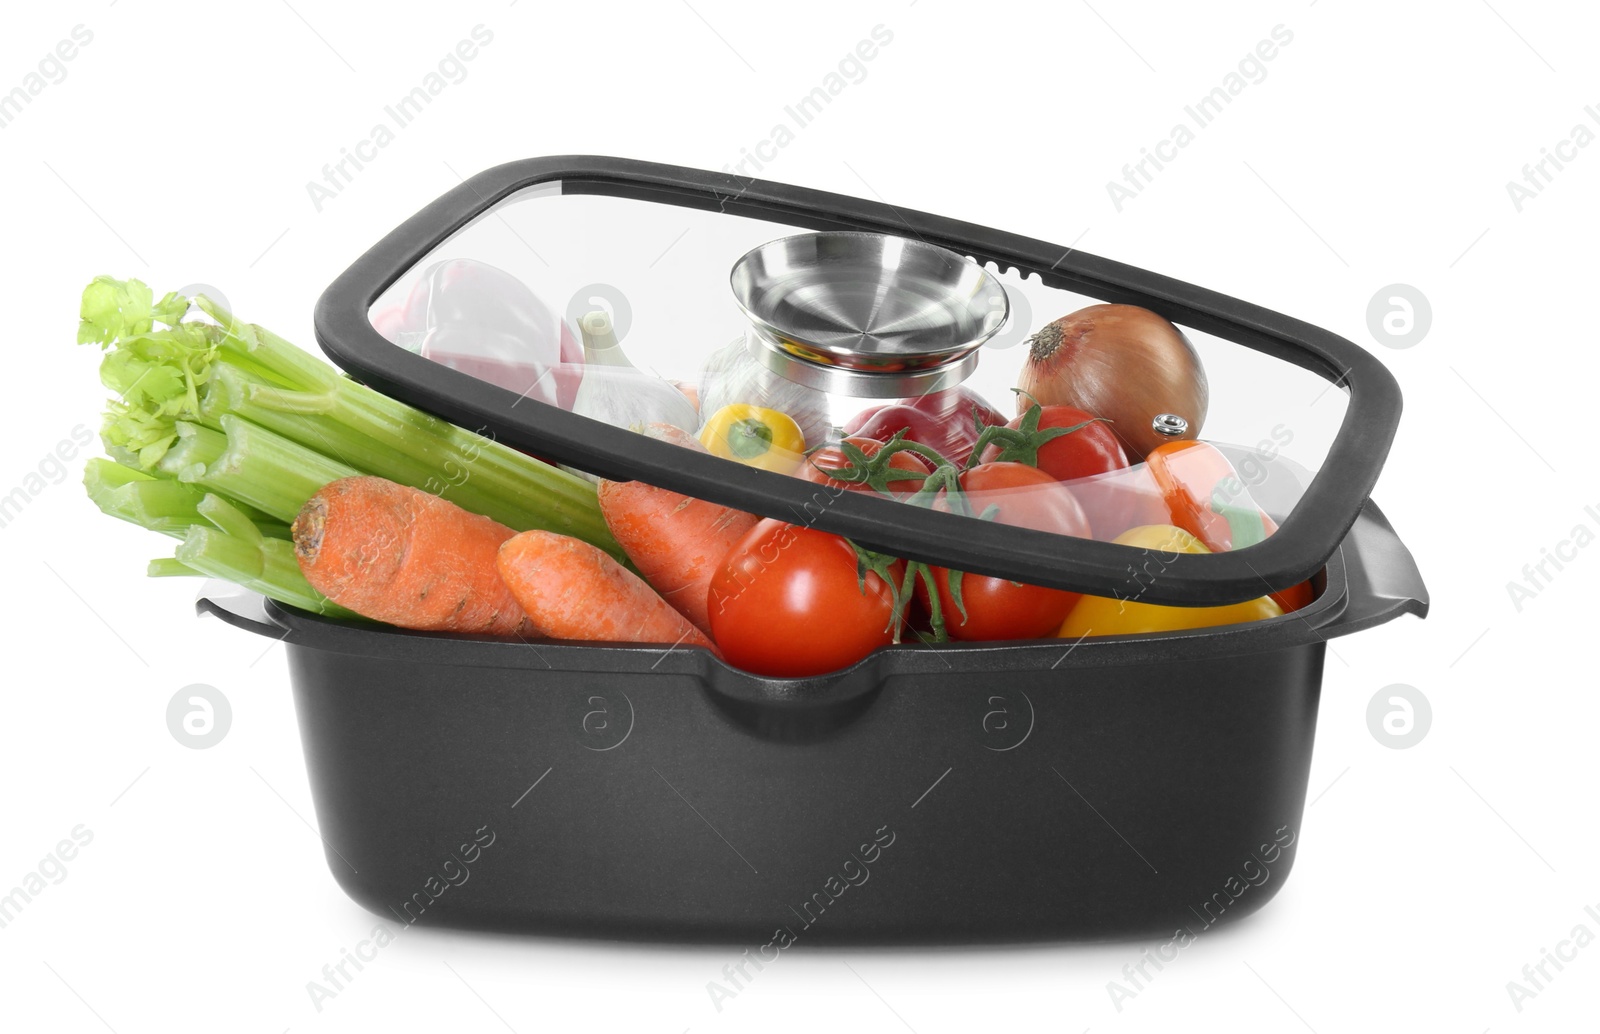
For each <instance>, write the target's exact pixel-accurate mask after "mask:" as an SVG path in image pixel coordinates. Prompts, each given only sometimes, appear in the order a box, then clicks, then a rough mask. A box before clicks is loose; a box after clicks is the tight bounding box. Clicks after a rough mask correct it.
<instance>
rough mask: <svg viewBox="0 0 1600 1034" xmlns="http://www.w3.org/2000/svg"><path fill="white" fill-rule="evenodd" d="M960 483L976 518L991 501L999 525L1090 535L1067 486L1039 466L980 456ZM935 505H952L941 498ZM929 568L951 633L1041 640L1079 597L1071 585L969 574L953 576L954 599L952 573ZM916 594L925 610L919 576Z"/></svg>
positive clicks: (926, 602) (929, 601)
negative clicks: (1066, 587)
mask: <svg viewBox="0 0 1600 1034" xmlns="http://www.w3.org/2000/svg"><path fill="white" fill-rule="evenodd" d="M959 484H960V487H961V491H962V502H963V503H964V504H965V506H966V507H967V508H968V509H969V510H970V511H971V513H972V515H973V517H975V518H976V517H981V516H983V515H984V514H985V512H986V511H988V510H989V509H990V508H991V507H992V508H993V510H994V512H993V514H992V519H993V520H995V521H996V522H998V523H1000V524H1006V525H1010V526H1012V527H1018V528H1032V529H1036V530H1040V531H1049V532H1053V533H1055V534H1058V535H1076V536H1079V537H1083V538H1087V537H1088V536H1089V521H1088V518H1087V517H1085V516H1084V513H1083V508H1082V507H1081V506H1079V505H1078V501H1077V499H1075V498H1074V497H1073V495H1072V491H1071V489H1069V488H1067V487H1066V486H1065V485H1063V484H1062V483H1061V482H1060V481H1057V480H1056V479H1055V478H1054V477H1052V476H1051V475H1050V474H1048V473H1046V472H1045V471H1042V470H1040V469H1038V468H1037V467H1030V466H1027V465H1026V464H1022V463H983V464H980V465H978V466H976V467H973V468H972V469H971V470H967V471H964V472H962V474H961V476H960V481H959ZM937 505H938V506H939V508H941V509H950V508H951V504H950V502H949V500H948V499H947V498H943V497H941V499H940V500H939V502H938V504H937ZM931 573H932V577H933V582H934V585H935V586H937V588H938V596H939V609H940V614H941V617H942V619H943V621H944V626H945V630H946V632H947V633H948V634H949V635H950V637H951V638H952V639H962V640H967V641H974V640H986V639H1042V638H1044V637H1046V636H1050V635H1053V634H1055V631H1056V629H1058V628H1060V627H1061V622H1062V621H1063V620H1065V618H1066V616H1067V612H1068V611H1070V610H1071V609H1072V605H1073V604H1074V603H1076V602H1078V595H1079V594H1078V593H1075V592H1067V591H1065V590H1062V589H1050V588H1046V587H1044V586H1041V585H1027V584H1024V583H1022V582H1014V581H1011V580H1010V579H1009V578H995V577H992V576H990V575H982V574H970V573H967V574H962V575H961V576H960V577H959V579H957V581H958V582H959V586H960V593H961V602H960V605H959V606H958V605H957V602H956V594H955V592H954V591H953V590H952V587H951V582H952V577H951V572H950V571H949V570H947V569H945V568H942V567H934V568H931ZM917 599H918V600H919V602H921V604H922V606H923V607H924V609H930V610H931V607H932V598H931V596H930V594H929V593H928V591H927V586H926V584H925V583H924V581H923V580H922V579H921V578H919V579H917ZM963 611H964V613H963Z"/></svg>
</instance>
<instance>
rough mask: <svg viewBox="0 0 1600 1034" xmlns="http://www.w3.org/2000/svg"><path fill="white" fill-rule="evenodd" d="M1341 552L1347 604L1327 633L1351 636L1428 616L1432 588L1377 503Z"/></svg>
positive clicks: (1366, 510)
mask: <svg viewBox="0 0 1600 1034" xmlns="http://www.w3.org/2000/svg"><path fill="white" fill-rule="evenodd" d="M1339 548H1340V550H1341V552H1342V553H1343V555H1344V568H1345V579H1346V582H1347V588H1346V590H1345V600H1346V604H1345V608H1344V610H1343V612H1342V613H1340V614H1339V615H1338V616H1337V617H1336V618H1334V620H1333V621H1331V622H1330V623H1329V624H1328V625H1327V626H1325V628H1326V631H1328V632H1331V633H1333V634H1334V635H1348V634H1349V633H1351V632H1359V631H1361V630H1362V629H1364V628H1371V627H1372V626H1373V625H1381V624H1383V623H1384V622H1385V621H1391V620H1393V619H1394V618H1397V617H1399V616H1400V615H1401V614H1415V615H1417V617H1419V618H1425V617H1427V616H1428V587H1427V586H1426V585H1424V584H1423V581H1422V572H1421V571H1419V570H1418V569H1417V562H1416V560H1415V559H1413V558H1412V556H1411V551H1410V550H1409V549H1407V548H1406V546H1405V543H1403V542H1401V541H1400V536H1399V535H1397V534H1395V530H1394V528H1393V526H1392V525H1390V524H1389V519H1388V518H1387V517H1385V516H1384V515H1383V511H1382V510H1380V509H1378V504H1377V503H1374V502H1373V501H1372V500H1371V499H1368V500H1367V501H1366V504H1365V505H1364V506H1363V507H1362V508H1361V513H1360V515H1359V516H1357V518H1356V522H1355V524H1353V525H1352V526H1351V528H1350V532H1349V534H1348V535H1346V536H1345V540H1344V544H1343V545H1342V546H1340V547H1339Z"/></svg>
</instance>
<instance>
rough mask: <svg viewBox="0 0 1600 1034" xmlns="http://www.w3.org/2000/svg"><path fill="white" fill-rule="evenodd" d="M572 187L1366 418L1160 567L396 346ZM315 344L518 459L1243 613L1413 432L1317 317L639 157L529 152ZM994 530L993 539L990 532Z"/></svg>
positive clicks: (322, 329) (873, 206)
mask: <svg viewBox="0 0 1600 1034" xmlns="http://www.w3.org/2000/svg"><path fill="white" fill-rule="evenodd" d="M557 182H559V184H560V188H561V192H562V193H564V194H598V195H606V196H612V197H620V198H630V199H635V200H642V201H651V202H656V203H660V204H670V205H678V206H681V207H687V208H698V209H702V210H708V211H720V212H723V213H725V214H730V215H741V216H746V217H750V218H755V219H761V220H766V221H770V222H775V223H781V224H784V225H785V226H797V227H802V228H805V229H813V230H841V229H842V230H866V231H871V232H877V233H889V234H898V235H901V236H909V237H914V238H917V239H920V240H923V241H926V242H928V243H930V244H937V245H939V246H941V247H945V248H948V249H950V250H951V251H954V252H957V253H959V254H962V255H968V256H971V257H972V258H974V259H975V260H977V261H978V262H979V263H991V262H992V263H994V264H995V266H996V267H997V268H998V269H1000V270H1001V271H1007V270H1013V269H1014V270H1015V271H1016V272H1017V273H1019V274H1021V275H1024V276H1026V275H1028V274H1037V275H1038V276H1039V277H1040V279H1041V280H1042V282H1043V283H1044V284H1045V285H1046V286H1048V287H1056V288H1062V289H1065V290H1070V291H1073V292H1075V293H1078V294H1082V295H1086V296H1089V297H1093V298H1098V299H1101V300H1103V301H1107V302H1118V303H1124V304H1130V305H1140V306H1143V307H1145V308H1148V309H1151V310H1153V311H1155V312H1157V313H1160V314H1161V315H1162V316H1164V317H1166V318H1167V319H1169V320H1171V321H1172V322H1174V323H1176V324H1179V325H1180V326H1187V327H1193V328H1195V329H1196V330H1200V331H1203V332H1205V333H1209V334H1213V335H1215V336H1216V337H1219V338H1221V339H1223V340H1226V341H1229V342H1231V343H1233V344H1236V345H1239V346H1241V347H1244V348H1250V349H1252V350H1254V351H1258V352H1261V353H1263V354H1266V355H1270V356H1273V357H1275V358H1278V359H1281V360H1284V361H1286V362H1290V363H1293V364H1295V365H1296V366H1300V367H1302V368H1304V369H1307V370H1309V371H1311V372H1313V373H1315V374H1317V375H1318V376H1321V377H1323V378H1325V379H1326V380H1328V381H1330V382H1331V383H1333V384H1334V385H1336V386H1338V387H1340V388H1342V389H1343V390H1345V391H1346V392H1347V394H1348V395H1349V405H1348V407H1347V408H1346V410H1345V415H1344V420H1343V422H1342V423H1341V425H1340V427H1339V432H1338V434H1337V435H1336V437H1335V438H1334V441H1333V443H1332V445H1331V446H1330V447H1329V449H1328V453H1327V456H1326V457H1325V459H1324V462H1323V465H1322V468H1321V470H1320V471H1318V472H1317V474H1316V475H1315V476H1314V477H1313V478H1312V480H1311V483H1310V484H1309V485H1307V486H1306V489H1305V493H1304V495H1303V496H1302V497H1301V499H1300V502H1299V504H1298V505H1297V506H1295V508H1294V511H1293V512H1292V513H1290V514H1288V515H1287V516H1286V517H1285V519H1284V520H1283V522H1282V524H1281V526H1280V527H1279V528H1278V530H1277V531H1276V532H1275V533H1274V534H1272V535H1271V536H1269V537H1267V538H1266V539H1265V540H1263V541H1261V542H1259V543H1257V544H1255V545H1253V546H1249V547H1247V548H1245V549H1240V550H1236V551H1233V552H1229V553H1210V554H1178V555H1176V556H1174V555H1172V554H1167V553H1163V554H1161V567H1160V571H1159V575H1158V576H1157V577H1155V578H1153V579H1152V578H1151V576H1150V574H1149V573H1148V571H1147V569H1146V564H1145V563H1144V562H1143V559H1142V558H1143V557H1144V556H1145V555H1146V554H1147V553H1149V552H1150V551H1148V550H1142V549H1137V548H1134V547H1130V546H1122V545H1117V544H1114V543H1110V542H1098V541H1092V540H1089V539H1079V538H1073V537H1070V536H1064V535H1060V534H1056V533H1053V532H1047V531H1036V530H1032V529H1026V528H1017V527H1011V526H1003V525H994V524H987V525H984V527H983V528H980V529H974V527H973V524H972V519H971V518H969V517H963V516H959V515H956V514H950V513H942V512H939V511H935V510H931V509H923V508H921V507H911V506H907V505H906V504H904V503H902V502H897V501H893V500H888V499H880V498H875V497H873V496H871V495H869V494H866V493H860V492H843V493H842V494H839V495H833V494H831V493H829V491H828V490H827V489H825V488H822V487H821V486H818V485H816V484H813V483H811V482H808V481H805V480H802V479H800V478H795V477H791V476H789V475H786V474H778V473H773V472H769V471H763V470H758V469H755V468H745V469H744V471H743V473H742V474H741V476H740V477H737V478H729V477H728V468H727V463H728V461H726V460H723V459H719V458H717V457H714V456H711V455H707V454H701V453H698V452H695V451H693V450H689V449H684V448H682V447H681V446H677V445H672V444H670V443H667V442H661V441H656V440H654V439H651V438H648V437H645V436H643V435H639V434H636V433H635V432H633V431H629V430H627V429H624V428H619V427H612V426H610V425H606V424H603V423H600V422H598V421H595V420H591V419H589V418H587V417H583V416H579V415H578V414H575V413H570V412H567V411H565V410H562V409H560V408H558V407H556V406H551V405H543V404H532V405H518V404H517V403H518V402H519V401H520V396H518V395H517V393H515V392H513V391H509V390H507V389H505V388H501V387H498V386H496V385H493V384H489V383H487V382H484V381H481V380H478V379H476V378H474V377H472V376H471V375H469V374H465V373H461V372H459V371H456V370H452V369H449V368H447V367H445V366H442V365H440V364H438V363H435V362H433V361H432V360H429V359H425V358H423V357H422V356H420V355H417V354H415V353H412V352H408V351H407V350H405V349H403V348H400V347H397V346H395V345H393V344H391V343H390V342H389V341H388V340H386V339H385V338H384V337H383V336H382V335H380V334H379V333H378V331H377V330H376V329H375V328H374V327H373V326H372V323H371V320H370V316H369V313H370V310H371V307H372V305H373V303H374V302H375V301H376V300H377V299H378V297H379V296H380V295H382V294H383V292H384V291H385V290H387V289H388V288H389V287H390V285H392V284H393V283H394V282H395V281H397V280H398V279H400V277H402V276H403V275H405V273H406V272H407V271H408V270H410V269H412V268H413V267H414V266H415V265H416V264H417V263H418V262H419V261H421V260H422V259H424V258H426V257H427V256H428V255H429V254H430V253H431V252H432V251H433V249H434V248H435V247H437V246H438V245H439V244H441V243H443V242H444V241H445V240H447V239H448V238H449V237H451V236H452V235H453V234H455V233H456V232H457V231H459V230H461V229H463V228H465V227H466V226H468V225H469V224H471V223H472V222H474V221H476V220H477V219H478V218H480V217H482V216H483V215H485V214H486V213H487V212H489V211H490V210H491V209H493V208H494V206H495V205H497V204H498V203H500V202H502V201H505V200H506V199H508V198H510V197H512V196H513V195H515V194H517V193H519V192H521V191H523V190H526V189H528V188H531V187H536V186H539V185H541V184H552V183H557ZM315 329H316V336H317V342H318V344H320V345H321V346H322V349H323V351H325V352H326V353H327V354H328V356H329V357H330V358H331V359H333V361H334V362H336V363H337V364H339V365H340V366H341V367H343V368H344V369H345V370H347V371H349V372H350V373H351V374H352V375H354V376H356V377H357V378H358V379H360V380H362V381H364V382H366V383H367V384H369V385H371V386H372V387H374V388H376V389H378V390H380V391H382V392H384V393H385V394H387V395H390V396H391V397H393V398H396V399H399V400H401V401H404V402H407V403H409V404H411V405H414V406H417V407H418V408H420V409H424V410H427V411H428V412H431V413H434V414H437V415H439V416H441V417H443V418H445V419H447V420H451V421H453V422H455V423H458V424H461V425H462V426H464V427H469V428H472V429H474V430H478V431H480V433H484V434H487V435H490V436H492V437H494V438H496V439H498V440H500V441H503V442H505V443H507V444H509V445H513V446H516V447H518V448H523V449H527V450H529V451H531V452H536V453H538V454H539V455H541V456H546V457H550V458H552V459H555V460H557V461H559V462H561V463H565V464H568V465H570V466H574V467H578V468H580V469H583V470H588V471H591V472H593V473H595V474H598V475H600V476H602V477H608V478H612V479H615V480H641V481H647V482H649V483H651V484H655V485H659V486H661V487H663V488H667V489H670V490H672V491H676V492H681V493H684V494H685V495H692V496H696V497H699V498H703V499H707V500H710V501H712V502H716V503H720V504H723V505H726V506H734V507H738V508H740V509H743V510H748V511H751V512H753V513H759V514H763V515H766V516H773V517H777V518H779V519H782V520H787V521H790V522H791V523H796V524H805V525H809V526H811V527H815V528H818V529H820V530H823V531H829V532H833V533H835V534H839V535H845V536H848V537H849V538H851V539H852V540H854V541H856V542H857V543H859V544H860V545H862V546H864V547H866V548H869V549H875V550H879V551H882V552H885V553H890V554H893V555H895V556H900V557H904V558H906V559H908V560H921V561H925V562H929V563H935V564H939V565H940V566H944V567H951V568H956V569H961V570H966V571H972V572H978V573H982V574H989V575H995V576H998V577H1003V578H1011V579H1015V580H1018V581H1026V582H1032V583H1035V584H1040V585H1047V586H1052V587H1055V588H1061V589H1071V590H1074V591H1080V592H1087V593H1093V594H1096V595H1101V596H1115V597H1119V598H1123V599H1137V600H1139V601H1140V602H1146V603H1160V604H1175V605H1179V606H1195V605H1207V604H1222V603H1234V602H1240V601H1243V600H1248V599H1253V598H1255V597H1258V596H1262V595H1264V594H1266V593H1268V592H1274V591H1278V590H1281V589H1285V588H1288V587H1289V586H1292V585H1294V584H1296V583H1298V582H1301V581H1304V580H1305V579H1307V578H1309V577H1311V576H1312V575H1313V574H1315V573H1316V572H1317V571H1318V570H1319V569H1320V568H1321V567H1322V566H1323V564H1324V563H1326V562H1327V559H1328V557H1329V556H1331V555H1332V553H1333V551H1334V550H1335V549H1337V548H1338V546H1339V544H1340V542H1341V541H1343V539H1344V536H1345V534H1346V533H1347V532H1348V531H1349V530H1350V527H1351V525H1352V524H1353V523H1354V522H1355V519H1356V517H1357V515H1358V514H1359V513H1360V510H1361V507H1362V504H1363V503H1364V502H1365V501H1366V499H1367V497H1368V496H1369V495H1370V494H1371V492H1372V488H1373V485H1374V484H1375V483H1376V482H1377V479H1378V474H1379V472H1380V471H1381V470H1382V469H1383V463H1384V460H1385V459H1386V458H1387V456H1388V452H1389V446H1390V443H1391V442H1392V441H1393V439H1394V433H1395V428H1396V426H1397V425H1398V423H1399V419H1400V409H1401V398H1400V388H1399V385H1398V384H1397V383H1396V382H1395V379H1394V377H1393V375H1391V374H1390V373H1389V371H1388V370H1387V369H1386V368H1385V367H1384V366H1383V364H1382V363H1380V362H1379V361H1378V360H1377V359H1376V358H1374V357H1373V356H1372V355H1370V354H1369V353H1367V352H1366V351H1365V350H1363V349H1362V348H1360V347H1359V346H1357V345H1355V344H1354V343H1352V342H1350V341H1348V340H1346V339H1344V338H1342V337H1339V336H1338V335H1336V334H1333V333H1330V332H1328V331H1326V330H1322V329H1320V328H1318V327H1315V326H1312V325H1311V324H1308V323H1305V322H1302V321H1300V320H1296V319H1293V318H1291V317H1288V316H1284V315H1281V314H1279V313H1276V312H1273V311H1271V310H1269V309H1264V308H1261V307H1260V306H1256V305H1251V304H1249V303H1247V302H1242V301H1239V300H1237V299H1234V298H1230V297H1228V296H1226V295H1222V294H1218V293H1216V292H1214V291H1208V290H1206V289H1204V288H1200V287H1195V286H1193V285H1191V284H1186V283H1183V282H1182V281H1178V280H1173V279H1171V278H1168V277H1164V276H1160V275H1158V274H1155V273H1151V272H1147V271H1145V270H1142V269H1138V268H1136V267H1133V266H1128V265H1124V264H1122V263H1119V262H1113V261H1111V260H1109V259H1104V258H1100V257H1098V256H1095V255H1091V254H1088V253H1085V252H1082V251H1078V250H1077V249H1075V248H1068V247H1063V246H1061V245H1059V244H1050V243H1047V242H1045V241H1040V240H1036V239H1033V238H1029V237H1023V236H1019V235H1017V234H1012V233H1007V232H1004V231H1001V230H994V229H990V228H988V227H983V226H977V225H974V224H972V223H966V222H961V221H958V220H954V219H947V218H944V217H942V216H937V215H931V214H928V213H925V212H917V211H912V210H909V209H903V208H896V207H894V206H892V205H889V204H887V203H884V202H881V201H869V200H865V199H862V198H854V197H848V196H846V195H842V194H832V193H828V192H826V191H820V190H811V189H808V188H804V187H796V186H791V185H789V184H784V183H773V182H769V181H766V180H756V179H749V178H746V177H742V176H733V175H729V174H727V173H720V172H707V171H703V170H698V169H687V168H681V167H678V166H672V165H660V164H656V163H653V162H642V161H635V160H632V159H625V158H609V157H600V156H588V155H576V156H559V157H545V158H530V159H525V160H522V161H516V162H511V163H508V164H505V165H500V166H497V167H495V168H492V169H489V170H487V171H485V172H482V173H479V174H478V175H476V176H473V177H472V178H471V179H468V180H466V181H464V182H463V183H462V184H461V185H460V186H458V187H455V188H454V189H452V190H450V191H449V192H448V193H446V194H444V195H443V196H441V197H440V198H438V199H437V200H435V201H434V202H432V203H431V204H429V205H428V206H427V207H425V208H423V209H422V210H420V211H419V212H417V213H416V214H415V215H413V216H412V217H411V218H409V219H407V220H406V221H405V222H403V223H401V224H400V225H399V226H398V227H396V228H395V229H394V230H393V231H391V232H390V233H389V234H388V235H387V236H385V237H384V238H383V239H382V240H380V241H379V242H378V243H377V244H375V245H373V246H372V247H371V248H370V249H368V251H367V252H366V253H365V254H363V255H362V256H361V257H360V258H358V259H357V260H356V261H355V262H354V263H352V264H351V266H350V267H349V268H348V269H346V270H345V271H344V272H343V273H342V274H340V275H339V277H338V278H337V279H335V280H334V281H333V283H332V284H330V285H329V286H328V288H327V290H326V291H324V292H323V294H322V297H321V298H320V299H319V300H318V302H317V307H316V316H315ZM985 529H987V530H985Z"/></svg>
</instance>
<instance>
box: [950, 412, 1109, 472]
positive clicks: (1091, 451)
mask: <svg viewBox="0 0 1600 1034" xmlns="http://www.w3.org/2000/svg"><path fill="white" fill-rule="evenodd" d="M1025 419H1027V414H1023V415H1022V416H1018V417H1014V418H1012V420H1011V421H1010V422H1009V423H1007V424H1006V426H1007V427H1009V428H1011V429H1012V430H1018V429H1020V428H1021V427H1022V422H1023V421H1024V420H1025ZM1090 420H1094V415H1093V414H1092V413H1085V412H1084V411H1083V410H1081V409H1074V408H1072V407H1071V406H1044V407H1042V409H1041V411H1040V414H1039V423H1038V430H1040V431H1047V430H1049V429H1050V428H1052V427H1075V426H1077V425H1078V424H1083V423H1085V422H1087V421H1090ZM1002 451H1003V450H1002V449H1001V447H1000V446H999V445H991V446H989V447H988V448H986V449H984V450H983V457H982V461H983V462H984V463H993V462H994V461H995V460H998V459H1000V458H1001V454H1002ZM1006 458H1007V459H1012V460H1019V461H1021V462H1024V463H1026V462H1028V461H1027V460H1026V459H1024V458H1023V457H1022V456H1021V455H1007V456H1006ZM1033 465H1034V466H1036V467H1038V468H1039V469H1040V470H1043V471H1047V472H1049V473H1050V475H1051V476H1052V477H1054V478H1055V479H1056V480H1058V481H1074V480H1076V479H1078V478H1086V477H1091V476H1093V475H1095V474H1104V473H1106V472H1107V471H1110V470H1121V469H1123V468H1124V467H1126V466H1127V465H1128V456H1127V454H1126V453H1125V452H1123V451H1122V443H1120V442H1118V441H1117V435H1116V432H1114V431H1112V430H1111V425H1110V424H1108V423H1106V422H1105V421H1104V420H1094V422H1093V423H1090V424H1088V425H1087V426H1085V427H1079V428H1078V429H1077V430H1076V431H1073V432H1072V433H1071V434H1064V435H1060V436H1059V437H1056V438H1052V439H1051V440H1050V441H1048V442H1045V443H1044V444H1043V445H1041V446H1039V447H1038V452H1037V454H1036V456H1035V457H1034V462H1033Z"/></svg>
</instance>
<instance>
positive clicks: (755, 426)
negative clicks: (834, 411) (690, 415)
mask: <svg viewBox="0 0 1600 1034" xmlns="http://www.w3.org/2000/svg"><path fill="white" fill-rule="evenodd" d="M700 444H701V445H704V446H705V447H706V449H707V451H709V452H710V453H711V454H712V455H713V456H721V457H722V458H723V459H725V460H735V461H737V462H739V463H743V464H745V465H747V466H751V467H760V468H761V469H762V470H772V471H777V472H778V473H780V474H789V473H793V472H794V471H795V470H796V469H798V468H799V466H800V461H801V460H803V459H804V458H805V453H806V436H805V432H803V431H801V430H800V425H799V424H797V423H795V422H794V418H793V417H791V416H789V415H788V414H787V413H780V412H778V411H777V410H776V409H765V408H763V407H761V406H748V405H745V404H743V403H738V402H736V403H734V404H732V405H728V406H723V407H722V408H721V409H719V410H717V411H716V412H715V413H713V414H711V419H709V420H707V421H706V423H705V426H704V427H702V428H701V429H700Z"/></svg>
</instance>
